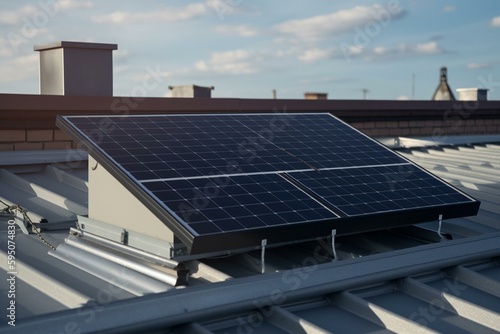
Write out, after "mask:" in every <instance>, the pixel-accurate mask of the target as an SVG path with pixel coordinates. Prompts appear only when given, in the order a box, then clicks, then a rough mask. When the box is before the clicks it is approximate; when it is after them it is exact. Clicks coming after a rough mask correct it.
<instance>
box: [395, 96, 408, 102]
mask: <svg viewBox="0 0 500 334" xmlns="http://www.w3.org/2000/svg"><path fill="white" fill-rule="evenodd" d="M409 99H410V98H409V97H408V96H406V95H401V96H399V97H398V98H397V99H396V100H398V101H408V100H409Z"/></svg>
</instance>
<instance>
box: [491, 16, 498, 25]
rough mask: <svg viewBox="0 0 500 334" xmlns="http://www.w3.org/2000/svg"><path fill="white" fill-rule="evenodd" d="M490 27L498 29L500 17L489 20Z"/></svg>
mask: <svg viewBox="0 0 500 334" xmlns="http://www.w3.org/2000/svg"><path fill="white" fill-rule="evenodd" d="M490 25H491V26H492V27H495V28H498V27H500V16H497V17H494V18H492V19H491V22H490Z"/></svg>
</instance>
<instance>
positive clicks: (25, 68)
mask: <svg viewBox="0 0 500 334" xmlns="http://www.w3.org/2000/svg"><path fill="white" fill-rule="evenodd" d="M38 62H39V58H38V53H33V54H30V55H28V56H21V57H16V58H13V59H11V60H9V61H6V62H3V63H2V64H1V66H0V83H9V82H15V81H21V80H24V79H27V78H33V80H36V76H37V75H38Z"/></svg>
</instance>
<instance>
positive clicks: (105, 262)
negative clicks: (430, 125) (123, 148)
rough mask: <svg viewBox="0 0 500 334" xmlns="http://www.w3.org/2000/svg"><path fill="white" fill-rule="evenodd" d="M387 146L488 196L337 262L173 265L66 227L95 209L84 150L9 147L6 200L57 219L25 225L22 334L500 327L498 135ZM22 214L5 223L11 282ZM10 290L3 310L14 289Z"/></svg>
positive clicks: (256, 259) (269, 259)
mask: <svg viewBox="0 0 500 334" xmlns="http://www.w3.org/2000/svg"><path fill="white" fill-rule="evenodd" d="M383 142H384V143H386V144H387V143H392V146H394V149H395V150H396V151H398V152H399V153H400V154H402V155H403V156H405V157H407V158H408V159H410V160H412V161H414V162H416V163H417V164H419V165H420V166H422V167H424V168H425V169H427V170H429V171H430V172H432V173H434V174H435V175H437V176H438V177H441V178H442V179H444V180H445V181H447V182H449V183H451V184H453V185H454V186H456V187H458V188H460V189H461V190H463V191H465V192H466V193H468V194H469V195H471V196H473V197H475V198H476V199H478V200H480V201H481V207H480V211H479V213H478V215H477V216H475V217H466V218H460V219H453V220H447V221H443V222H442V225H441V234H438V233H437V231H438V229H439V223H438V222H437V221H436V222H429V223H425V224H420V225H418V226H409V227H401V228H395V229H391V230H383V231H376V232H369V233H362V234H357V235H351V236H345V237H337V238H336V239H335V253H336V254H334V253H333V251H332V247H331V246H332V242H331V240H330V239H319V240H314V241H310V242H304V243H300V244H295V245H289V246H283V247H277V248H271V249H268V250H266V254H265V258H264V262H263V261H262V260H263V258H262V257H261V253H260V252H258V251H254V252H247V253H241V254H236V255H232V256H227V257H219V258H211V259H202V260H200V261H188V262H186V263H182V264H178V263H169V262H168V261H166V260H165V259H164V258H159V257H154V256H152V255H151V254H149V255H148V254H144V253H140V252H136V253H131V252H128V253H127V252H124V251H123V250H121V249H116V248H111V246H110V245H109V244H107V243H106V241H105V240H90V239H86V238H85V237H84V238H80V237H79V236H78V233H76V232H75V229H73V230H72V234H70V233H69V231H70V228H71V227H73V228H74V227H76V225H75V221H76V220H77V219H78V218H77V216H85V215H86V214H87V208H88V199H87V192H88V189H87V187H88V184H87V178H88V173H87V168H88V167H87V161H86V160H87V158H86V155H85V153H83V152H80V151H73V150H68V151H64V150H62V151H38V152H3V153H2V155H1V160H0V161H1V162H0V165H1V170H0V200H1V201H2V202H3V203H5V204H6V205H14V204H17V205H19V206H21V207H22V208H23V209H25V210H26V214H27V215H28V216H29V218H30V219H31V220H32V221H33V222H35V223H36V222H39V221H40V220H41V219H42V218H45V219H47V221H48V223H45V224H35V225H37V226H39V227H40V228H41V234H40V235H41V236H40V235H38V234H37V233H34V232H31V233H30V234H29V235H27V234H24V233H23V232H22V230H21V226H18V225H16V233H15V251H16V268H15V269H16V272H17V279H16V297H15V301H16V306H17V308H16V312H17V313H16V327H15V328H14V331H12V332H23V333H24V332H26V333H33V332H40V329H41V328H43V331H42V332H47V333H50V332H61V331H72V330H77V329H81V330H82V332H93V331H103V330H106V331H107V332H137V331H140V332H147V331H158V330H161V331H164V332H176V333H210V332H212V333H254V332H255V333H259V332H266V333H283V332H289V333H300V332H302V333H306V332H307V333H309V332H318V333H327V332H377V333H379V332H380V333H382V332H423V333H435V332H443V333H494V332H498V331H500V292H499V291H500V263H499V256H500V248H499V247H498V245H499V244H500V205H499V204H498V203H500V144H499V143H500V138H499V137H498V136H488V137H486V136H478V137H475V138H472V139H471V138H469V139H465V140H463V138H462V140H461V141H456V140H455V141H453V140H452V139H450V138H449V140H448V142H447V143H442V142H435V141H432V140H431V139H429V138H422V139H415V138H411V139H408V138H397V139H396V140H394V139H390V140H385V141H383ZM69 157H71V158H69ZM124 209H126V205H124ZM14 216H17V217H22V212H20V211H19V210H17V211H16V210H15V209H11V210H10V212H4V213H2V215H1V216H0V229H1V238H0V248H1V250H2V252H1V253H0V256H1V257H2V259H0V267H1V268H2V269H1V270H2V271H3V272H4V275H6V276H7V272H9V271H11V270H10V268H9V267H8V261H7V260H8V259H7V252H8V250H9V246H8V236H9V234H8V230H9V226H10V225H9V224H10V223H9V222H11V223H12V221H13V219H14ZM16 221H19V219H18V220H16ZM82 221H84V220H80V221H79V224H81V223H82ZM20 225H22V226H23V227H24V225H23V224H20ZM28 229H29V230H30V231H31V229H32V228H31V227H30V226H28ZM51 246H52V247H54V248H56V249H57V250H54V249H51ZM334 258H336V259H335V260H334ZM61 260H63V261H61ZM262 268H264V274H261V270H262ZM187 273H189V275H188V274H187ZM0 288H1V289H2V295H1V304H2V307H4V306H5V305H7V303H8V302H9V298H8V297H7V295H8V291H9V289H10V286H9V283H8V281H6V280H2V281H1V282H0ZM5 307H6V306H5ZM1 326H6V323H5V322H3V323H2V324H1Z"/></svg>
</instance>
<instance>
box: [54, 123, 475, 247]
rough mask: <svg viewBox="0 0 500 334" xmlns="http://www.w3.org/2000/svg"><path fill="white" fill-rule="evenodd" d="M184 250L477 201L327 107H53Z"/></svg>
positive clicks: (350, 228)
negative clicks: (189, 110)
mask: <svg viewBox="0 0 500 334" xmlns="http://www.w3.org/2000/svg"><path fill="white" fill-rule="evenodd" d="M57 124H58V126H59V127H61V128H62V129H63V130H65V131H66V132H67V133H68V134H69V135H70V136H72V137H73V139H75V140H77V141H79V142H80V143H81V144H82V145H83V146H84V147H85V148H86V149H87V150H88V151H89V153H90V154H91V155H92V156H93V157H94V158H95V159H96V160H97V161H98V162H99V163H101V164H102V165H103V166H104V167H105V168H106V169H107V170H108V171H109V172H110V173H111V174H112V175H113V176H114V177H116V178H117V179H118V180H119V181H120V182H121V183H122V184H123V185H124V186H125V187H126V188H127V189H129V191H131V192H132V194H134V195H135V196H136V197H137V198H139V199H140V200H141V201H142V202H143V203H144V204H145V205H146V206H147V207H148V208H149V209H150V210H151V211H152V212H153V213H155V214H156V215H157V216H158V217H159V218H160V219H161V220H162V221H163V222H164V223H165V224H166V225H167V226H168V227H169V228H170V229H171V230H172V231H174V233H175V234H176V236H178V237H179V238H180V239H181V241H182V242H183V243H184V244H185V245H186V246H187V247H188V248H189V249H190V252H191V254H196V253H205V252H217V251H225V250H231V249H239V248H245V247H254V246H259V245H260V242H261V240H262V239H268V243H270V244H271V243H281V242H295V241H299V240H306V239H310V238H315V237H320V236H326V235H329V234H330V231H331V230H332V229H337V232H338V233H339V234H342V233H354V232H360V231H367V230H374V229H380V228H389V227H393V226H399V225H406V224H412V223H416V222H422V221H428V220H433V219H437V218H438V216H439V215H440V214H442V215H443V217H444V218H452V217H459V216H467V215H473V214H476V213H477V210H478V208H479V202H478V201H476V200H474V199H473V198H471V197H469V196H467V195H466V194H465V193H463V192H460V191H459V190H457V189H455V188H453V187H451V186H450V185H448V184H446V183H444V182H443V181H442V180H440V179H438V178H436V177H435V176H433V175H431V174H429V173H428V172H426V171H424V170H423V169H421V168H420V167H418V166H416V165H414V164H413V163H411V162H409V161H408V160H406V159H404V158H402V157H401V156H399V155H398V154H396V153H395V152H393V151H391V150H389V149H388V148H386V147H385V146H383V145H381V144H379V143H378V142H376V141H375V140H373V139H371V138H369V137H367V136H366V135H364V134H362V133H361V132H359V131H357V130H355V129H354V128H352V127H351V126H349V125H347V124H345V123H344V122H342V121H340V120H338V119H337V118H335V117H333V116H331V115H330V114H326V113H323V114H312V113H309V114H304V113H301V114H271V113H270V114H210V115H187V114H184V115H141V116H126V117H124V116H62V117H58V119H57Z"/></svg>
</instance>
